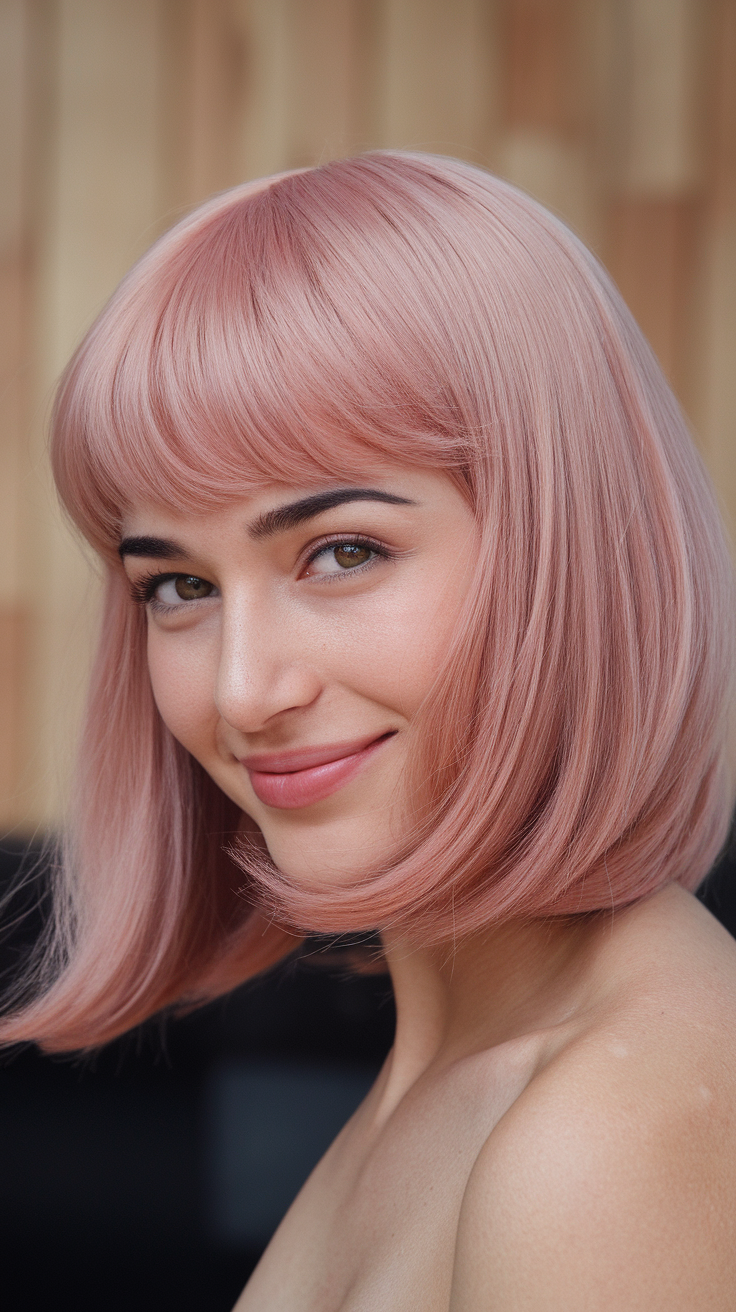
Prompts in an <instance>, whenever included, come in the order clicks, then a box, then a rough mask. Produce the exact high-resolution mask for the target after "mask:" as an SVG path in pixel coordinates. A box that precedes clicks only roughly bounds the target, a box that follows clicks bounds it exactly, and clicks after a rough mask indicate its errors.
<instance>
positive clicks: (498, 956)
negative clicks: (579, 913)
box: [382, 917, 602, 1106]
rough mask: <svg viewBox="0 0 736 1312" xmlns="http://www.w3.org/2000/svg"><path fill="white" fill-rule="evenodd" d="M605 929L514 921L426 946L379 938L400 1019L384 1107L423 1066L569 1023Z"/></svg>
mask: <svg viewBox="0 0 736 1312" xmlns="http://www.w3.org/2000/svg"><path fill="white" fill-rule="evenodd" d="M601 928H602V926H601V921H600V919H598V918H597V917H589V918H585V919H580V920H575V921H573V920H571V919H563V918H562V917H560V918H557V919H550V920H546V921H542V920H534V921H527V922H521V921H515V922H512V923H510V924H506V925H502V926H497V927H494V928H492V929H487V930H485V931H484V932H483V933H482V934H478V935H474V936H473V937H472V938H467V939H464V940H462V941H460V942H459V943H457V944H456V945H455V946H454V947H453V945H451V944H450V945H448V944H443V945H441V946H439V947H436V948H429V949H428V948H422V947H417V946H415V945H412V944H410V943H408V942H407V941H406V940H404V939H401V938H398V937H394V936H393V935H391V934H384V935H383V942H384V949H385V953H386V959H387V962H388V966H389V970H390V972H391V979H392V982H393V987H394V995H395V998H396V1013H397V1024H396V1039H395V1043H394V1048H393V1050H392V1053H391V1058H390V1062H389V1065H388V1071H387V1081H386V1087H385V1090H384V1098H383V1099H382V1102H383V1103H384V1106H385V1105H386V1104H389V1105H394V1106H395V1105H396V1103H397V1102H398V1101H399V1100H400V1099H401V1098H402V1097H403V1095H404V1093H405V1092H406V1091H407V1090H408V1089H409V1088H410V1087H411V1085H412V1084H413V1083H414V1082H415V1081H416V1080H417V1079H418V1078H419V1077H420V1076H421V1075H422V1074H424V1072H425V1071H426V1070H428V1069H429V1067H434V1068H435V1069H440V1068H441V1067H443V1066H445V1065H449V1063H450V1062H452V1061H456V1060H458V1059H459V1058H462V1057H465V1056H470V1055H471V1054H472V1053H474V1052H479V1051H481V1050H483V1049H485V1048H490V1047H493V1046H495V1045H496V1044H499V1043H503V1042H504V1041H506V1040H508V1039H511V1038H514V1037H516V1036H518V1035H520V1034H524V1033H529V1032H531V1031H534V1030H539V1029H544V1028H546V1027H548V1026H550V1025H554V1024H559V1023H560V1022H561V1021H562V1020H564V1019H566V1018H567V1017H569V1016H570V1015H571V1014H572V1012H573V1011H574V1010H575V1008H576V1007H577V1006H578V1005H580V1000H581V995H582V979H583V974H584V965H585V962H586V960H588V959H589V949H590V945H591V941H592V938H593V937H594V936H595V935H597V934H599V933H600V930H601Z"/></svg>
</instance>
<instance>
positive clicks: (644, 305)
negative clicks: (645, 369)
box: [608, 197, 702, 400]
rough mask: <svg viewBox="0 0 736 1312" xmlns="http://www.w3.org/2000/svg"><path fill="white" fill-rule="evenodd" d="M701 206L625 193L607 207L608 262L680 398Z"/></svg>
mask: <svg viewBox="0 0 736 1312" xmlns="http://www.w3.org/2000/svg"><path fill="white" fill-rule="evenodd" d="M701 222H702V207H701V206H700V204H699V203H698V202H697V201H696V200H693V199H689V198H684V199H668V198H664V199H659V198H649V197H645V198H639V197H627V198H625V199H623V200H618V201H616V202H615V203H614V204H613V206H612V209H611V232H610V248H609V259H608V264H609V268H610V269H611V272H612V274H613V276H614V278H615V280H616V282H617V283H618V286H619V288H620V290H621V293H622V295H623V297H624V299H625V301H626V302H627V304H628V306H629V308H630V309H631V311H632V312H633V314H634V317H635V318H636V320H637V321H638V323H639V325H640V327H641V328H642V329H643V331H644V333H645V334H646V336H647V337H648V339H649V341H650V342H651V345H652V347H653V348H654V351H655V353H656V354H657V356H658V358H659V360H660V363H661V364H662V367H663V369H664V371H665V373H666V374H667V376H668V378H669V379H670V381H671V382H672V384H673V386H674V387H675V390H676V391H678V393H679V394H680V396H681V397H682V398H683V400H686V399H688V398H689V395H690V390H691V385H692V379H691V377H690V372H689V368H688V352H687V342H688V335H689V334H688V327H689V322H690V320H691V316H692V309H693V299H694V294H695V277H696V272H697V252H698V242H699V226H700V223H701Z"/></svg>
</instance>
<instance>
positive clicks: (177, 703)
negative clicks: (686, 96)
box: [121, 463, 476, 880]
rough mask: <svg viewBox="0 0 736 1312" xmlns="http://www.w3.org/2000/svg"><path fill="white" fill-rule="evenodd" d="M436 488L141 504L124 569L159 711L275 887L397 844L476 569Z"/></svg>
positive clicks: (314, 490) (406, 478) (430, 475)
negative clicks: (430, 701) (241, 823)
mask: <svg viewBox="0 0 736 1312" xmlns="http://www.w3.org/2000/svg"><path fill="white" fill-rule="evenodd" d="M475 541H476V530H475V522H474V519H473V516H472V512H471V510H470V508H469V506H468V504H467V502H466V501H465V499H464V498H463V497H462V495H461V493H460V492H459V490H458V489H457V487H456V486H455V485H454V483H453V482H452V481H451V480H450V479H449V478H448V477H447V476H446V475H445V474H442V473H436V472H432V471H426V470H416V469H413V468H412V469H409V468H404V467H403V466H388V465H386V464H385V463H381V464H380V465H375V466H372V467H369V468H368V470H367V473H366V476H365V477H364V478H363V479H362V480H361V482H360V483H359V484H358V483H356V482H355V481H354V480H350V481H348V480H346V482H345V483H340V484H332V485H323V486H321V487H319V486H317V487H315V486H311V487H307V488H305V487H284V486H281V485H277V484H272V485H270V486H268V487H264V488H263V489H262V490H261V491H259V492H258V493H257V494H256V495H254V496H251V497H247V498H244V499H242V500H240V501H236V502H234V503H232V504H230V505H228V506H226V507H225V508H223V509H217V510H213V511H208V512H206V513H203V514H201V515H199V516H192V515H180V514H178V513H175V512H173V511H171V510H169V509H165V508H162V507H158V506H153V505H141V506H139V507H137V508H136V509H135V510H134V511H133V512H131V513H130V514H129V515H128V517H127V519H126V522H125V525H124V532H123V542H122V544H121V556H122V558H123V561H124V564H125V569H126V573H127V575H128V578H129V580H130V583H131V587H132V590H133V595H134V597H135V598H136V600H137V601H138V602H139V603H140V604H142V605H144V606H145V608H146V611H147V615H148V662H149V669H150V674H151V682H152V686H153V691H154V696H155V698H156V703H157V705H158V708H159V710H160V712H161V715H162V717H163V719H164V721H165V722H166V724H167V725H168V727H169V728H170V730H171V732H172V733H173V734H174V736H175V737H176V738H177V739H178V740H179V742H180V743H182V745H183V746H184V747H185V748H186V749H187V750H188V751H189V752H191V754H192V755H193V756H194V757H195V758H196V759H197V760H198V761H199V762H200V763H201V765H202V766H203V767H204V769H205V770H206V771H207V772H208V774H209V775H210V776H211V777H212V778H213V779H214V781H215V782H216V783H217V784H218V785H219V787H220V788H221V789H222V790H223V792H224V793H226V794H227V796H228V797H230V798H231V799H232V800H233V801H234V802H235V803H236V804H237V805H238V806H239V807H240V808H241V810H242V811H244V812H245V813H246V814H247V815H249V816H250V817H252V819H253V820H255V821H256V823H257V824H258V826H259V827H260V829H261V830H262V832H263V835H264V838H265V841H266V844H267V846H268V849H269V852H270V854H271V856H272V858H273V860H274V861H275V862H276V864H277V865H278V866H279V867H280V868H281V870H283V871H284V873H285V874H287V875H288V876H289V877H290V878H293V879H296V880H309V878H310V877H317V878H320V879H322V878H325V877H328V878H329V877H344V876H345V875H346V874H352V875H356V876H357V875H359V874H360V873H362V872H363V871H365V870H367V869H370V868H371V867H373V866H375V865H376V864H377V863H380V862H382V861H384V860H386V859H388V858H390V855H391V853H392V851H393V850H394V849H395V848H396V845H397V843H398V841H399V839H400V837H401V835H402V832H405V827H406V819H407V814H406V812H407V802H406V798H405V795H404V790H403V788H402V782H403V779H404V775H405V766H406V762H407V758H408V754H409V753H410V752H411V750H412V743H413V742H414V741H415V739H416V725H415V721H416V717H417V713H418V711H419V709H420V708H421V706H422V704H423V702H424V700H425V698H426V697H427V694H428V693H429V692H430V690H431V688H432V685H433V683H434V681H435V679H436V677H437V674H438V673H439V670H440V669H441V666H442V663H443V658H444V655H445V653H446V651H447V646H448V642H449V640H450V637H451V635H452V632H453V628H454V626H455V623H456V621H457V617H458V613H459V611H460V608H461V606H462V604H463V601H464V598H465V594H466V592H467V588H468V585H469V581H470V578H471V575H472V568H473V565H474V554H475V552H474V544H475Z"/></svg>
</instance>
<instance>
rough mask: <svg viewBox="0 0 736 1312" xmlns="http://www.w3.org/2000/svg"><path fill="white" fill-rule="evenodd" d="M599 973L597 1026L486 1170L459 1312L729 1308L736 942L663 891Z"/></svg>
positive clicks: (472, 1202) (538, 1084)
mask: <svg viewBox="0 0 736 1312" xmlns="http://www.w3.org/2000/svg"><path fill="white" fill-rule="evenodd" d="M595 969H596V970H597V971H598V973H599V978H600V981H601V984H602V990H601V992H600V993H599V995H598V997H597V1001H596V1004H595V1005H593V1006H591V1008H590V1015H589V1017H588V1018H587V1019H586V1020H584V1021H583V1022H582V1023H581V1024H580V1025H579V1026H578V1027H577V1028H576V1029H575V1030H574V1032H572V1033H571V1036H570V1038H569V1041H566V1042H565V1043H564V1044H563V1045H562V1046H561V1047H560V1048H559V1049H558V1050H556V1051H555V1053H554V1055H553V1057H552V1058H551V1060H549V1061H548V1062H547V1063H546V1064H543V1066H542V1068H541V1069H540V1070H539V1072H538V1074H537V1075H536V1076H535V1077H534V1078H533V1079H532V1080H531V1081H530V1083H529V1085H528V1086H527V1088H526V1089H525V1091H524V1093H523V1094H522V1095H521V1097H519V1098H518V1099H517V1101H516V1102H515V1103H514V1104H513V1106H512V1107H511V1108H510V1110H509V1111H508V1112H507V1113H506V1115H505V1116H504V1117H503V1118H502V1120H501V1121H500V1122H499V1124H498V1125H497V1126H496V1128H495V1129H494V1131H493V1132H492V1134H491V1135H490V1137H489V1138H488V1140H487V1141H486V1144H485V1146H484V1148H483V1149H482V1151H481V1153H480V1154H479V1156H478V1159H477V1161H476V1164H475V1166H474V1169H473V1171H472V1173H471V1176H470V1179H469V1182H468V1186H467V1189H466V1192H465V1197H464V1201H463V1206H462V1210H461V1216H460V1224H459V1228H458V1240H457V1249H456V1257H455V1271H454V1277H453V1297H452V1303H451V1312H481V1309H484V1310H485V1309H486V1308H488V1307H489V1306H491V1305H492V1306H493V1308H494V1310H495V1312H507V1310H508V1312H511V1310H512V1309H513V1310H514V1312H516V1309H520V1308H524V1309H528V1310H529V1312H534V1310H535V1309H539V1310H540V1312H542V1309H543V1310H544V1312H557V1310H558V1309H559V1312H562V1310H563V1309H564V1312H578V1310H579V1312H583V1310H584V1312H621V1309H624V1308H626V1309H627V1312H638V1310H639V1309H641V1310H642V1312H644V1310H645V1309H646V1312H658V1310H659V1309H662V1312H664V1310H665V1309H667V1312H686V1309H687V1312H692V1309H693V1308H695V1307H697V1308H698V1309H702V1310H703V1312H706V1310H708V1312H711V1310H712V1312H731V1309H733V1307H734V1304H735V1301H736V1294H735V1292H734V1291H736V1115H735V1110H736V943H735V942H734V941H733V940H732V939H731V938H730V936H729V935H727V934H726V932H725V931H724V930H722V929H721V927H720V926H719V925H718V924H717V923H716V922H715V921H714V920H713V919H712V917H710V916H709V915H708V913H707V912H705V911H704V910H703V909H702V908H701V907H700V906H699V905H698V904H697V903H696V902H695V900H694V899H693V898H691V897H690V896H689V895H687V894H684V893H682V892H681V891H680V890H668V892H667V893H666V894H660V895H658V898H656V899H652V900H651V902H650V903H648V904H643V905H642V906H641V907H638V908H636V909H634V910H633V911H632V912H630V913H629V912H627V913H626V916H625V917H624V918H623V920H622V923H621V925H620V926H619V927H617V928H616V931H615V933H613V934H612V935H611V936H610V940H608V941H602V943H601V948H600V954H599V958H598V960H597V961H596V963H595ZM606 982H607V983H608V985H610V987H609V988H607V986H606Z"/></svg>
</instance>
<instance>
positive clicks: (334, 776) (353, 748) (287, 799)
mask: <svg viewBox="0 0 736 1312" xmlns="http://www.w3.org/2000/svg"><path fill="white" fill-rule="evenodd" d="M394 733H395V730H392V731H390V732H389V733H384V734H381V736H380V737H378V738H370V739H365V738H360V739H355V740H354V741H352V742H347V743H333V744H325V745H324V746H322V747H305V748H303V749H302V750H301V751H293V752H280V753H278V752H272V753H265V752H264V753H263V754H261V755H253V756H246V757H243V758H241V765H244V766H245V768H246V770H247V771H248V776H249V778H250V782H251V785H252V788H253V792H254V793H255V795H256V797H257V798H258V800H259V802H263V803H264V804H265V805H266V806H276V807H279V808H280V809H282V810H292V809H295V808H296V807H299V806H311V805H312V804H313V803H314V802H321V801H322V800H323V799H324V798H325V797H330V796H331V794H332V793H335V792H337V790H338V788H342V787H343V786H344V785H345V784H347V783H349V782H350V780H351V779H354V778H355V776H356V774H358V773H359V772H360V771H361V770H362V769H363V766H364V765H367V764H368V762H369V761H370V760H371V759H372V757H373V755H374V754H375V752H376V751H377V750H378V749H379V747H382V746H383V744H384V743H385V742H388V740H389V738H393V736H394Z"/></svg>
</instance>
